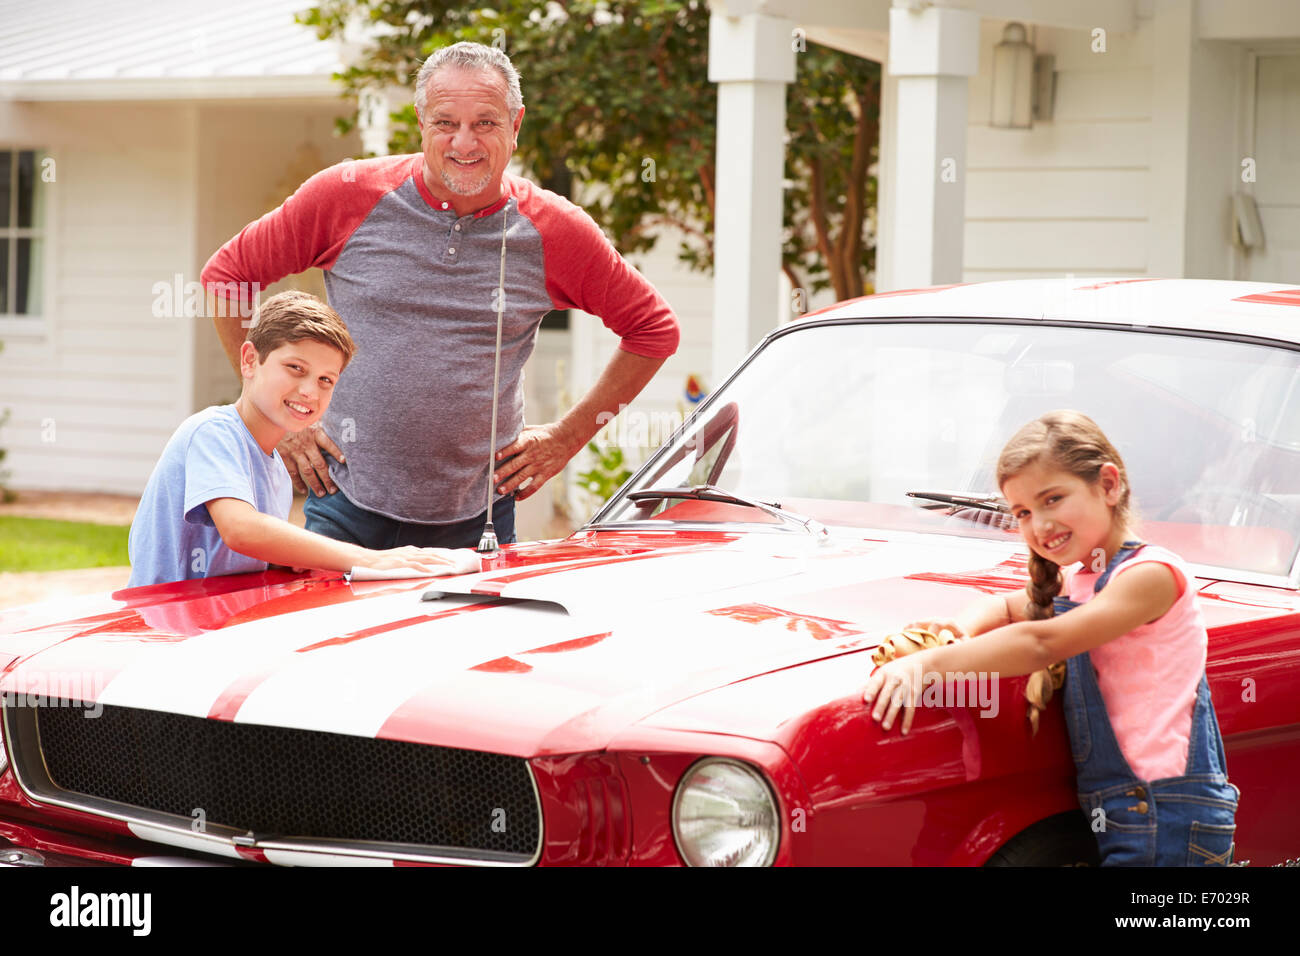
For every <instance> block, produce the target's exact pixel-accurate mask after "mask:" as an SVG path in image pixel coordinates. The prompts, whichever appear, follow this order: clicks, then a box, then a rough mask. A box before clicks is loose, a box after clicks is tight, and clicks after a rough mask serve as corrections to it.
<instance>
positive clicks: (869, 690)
mask: <svg viewBox="0 0 1300 956" xmlns="http://www.w3.org/2000/svg"><path fill="white" fill-rule="evenodd" d="M928 659H929V653H928V652H926V651H921V652H920V653H918V654H914V655H912V656H911V657H900V658H898V659H897V660H892V661H890V662H889V663H888V664H881V665H880V666H879V667H877V668H876V669H875V670H874V671H873V672H872V674H871V676H870V677H869V678H867V687H866V690H864V691H863V693H862V701H863V703H865V704H866V705H867V707H871V706H872V702H873V701H874V702H875V707H874V708H872V711H871V719H872V720H880V721H881V723H880V727H881V729H882V730H888V729H889V728H890V727H892V726H893V725H894V718H895V717H896V716H897V715H898V711H899V710H900V709H902V711H903V733H907V732H908V731H909V730H911V729H912V717H913V715H914V713H915V711H916V705H917V704H918V703H919V702H920V700H921V688H922V685H923V684H924V683H925V681H924V674H925V661H926V660H928ZM882 716H883V718H884V719H883V720H881V718H882Z"/></svg>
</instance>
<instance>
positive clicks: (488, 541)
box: [475, 195, 510, 554]
mask: <svg viewBox="0 0 1300 956" xmlns="http://www.w3.org/2000/svg"><path fill="white" fill-rule="evenodd" d="M509 214H510V197H509V196H508V195H507V196H506V204H505V206H504V207H502V209H501V270H500V272H499V273H498V275H497V347H496V353H495V355H494V361H493V364H492V430H491V432H490V435H491V437H490V438H489V439H488V473H487V524H485V525H484V526H483V536H482V537H481V538H479V539H478V547H477V548H475V550H476V551H477V552H478V553H479V554H492V553H493V552H494V551H496V550H497V548H498V545H497V533H496V530H495V529H494V528H493V527H492V470H493V469H494V468H495V467H496V464H495V461H496V451H497V396H498V393H499V391H500V388H501V385H500V383H501V323H502V316H503V315H504V314H505V310H506V219H507V218H508V216H509Z"/></svg>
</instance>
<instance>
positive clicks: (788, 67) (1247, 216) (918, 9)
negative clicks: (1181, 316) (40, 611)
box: [0, 0, 1300, 536]
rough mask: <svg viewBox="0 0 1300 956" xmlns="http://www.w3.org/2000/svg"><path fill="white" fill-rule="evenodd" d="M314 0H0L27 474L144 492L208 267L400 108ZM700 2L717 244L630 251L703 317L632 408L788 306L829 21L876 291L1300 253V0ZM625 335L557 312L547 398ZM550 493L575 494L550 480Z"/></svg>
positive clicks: (650, 406) (194, 403)
mask: <svg viewBox="0 0 1300 956" xmlns="http://www.w3.org/2000/svg"><path fill="white" fill-rule="evenodd" d="M306 5H307V4H306V2H305V0H207V2H198V0H171V2H167V3H162V2H152V3H140V2H128V0H105V2H99V3H96V4H94V5H93V6H92V5H91V4H89V3H87V2H76V0H45V2H43V3H41V4H31V3H27V2H24V0H0V23H3V24H4V26H3V27H2V28H0V207H3V208H0V340H3V342H4V344H5V348H4V351H3V352H0V409H4V408H9V409H12V415H11V418H10V420H9V422H8V423H7V424H6V425H5V426H4V427H3V429H0V447H4V448H7V449H8V450H9V452H10V454H9V458H8V459H7V461H6V465H7V466H8V467H9V468H10V470H11V471H12V475H11V477H10V479H9V483H10V484H11V485H12V486H14V487H16V488H47V489H71V490H99V491H116V492H125V493H138V492H139V491H140V490H141V489H142V488H143V487H144V483H145V481H146V479H147V478H148V475H149V472H150V469H151V468H152V466H153V463H154V461H155V459H156V458H157V455H158V453H159V452H160V450H161V448H162V445H163V443H164V442H165V441H166V439H167V437H168V436H169V435H170V433H171V431H172V430H173V429H174V428H175V426H176V425H177V424H178V423H179V422H180V421H181V420H182V419H183V418H185V417H186V416H187V415H189V414H191V413H192V412H193V411H194V410H195V409H197V408H201V407H203V406H205V405H208V404H211V403H213V402H219V401H230V400H232V399H233V398H234V396H235V395H236V394H237V393H238V391H237V389H238V384H237V380H236V379H235V378H234V376H233V374H232V373H231V372H230V370H229V367H228V365H227V363H226V361H225V358H224V356H223V354H222V353H221V350H220V347H219V345H218V343H217V340H216V336H215V334H214V333H213V331H212V328H211V324H210V322H209V321H208V320H206V319H200V318H197V314H198V312H199V311H200V310H201V300H200V299H199V296H198V292H197V279H198V274H199V270H200V268H201V267H202V265H203V263H204V262H205V261H206V259H207V257H208V255H209V254H210V253H211V252H212V251H213V250H214V249H216V248H217V246H219V245H220V244H221V243H222V242H223V241H225V239H227V238H228V237H229V236H231V235H233V234H234V233H235V232H236V231H237V230H238V229H239V228H240V227H241V226H243V225H244V224H245V223H246V222H248V221H250V220H252V219H253V218H255V217H257V216H259V215H261V214H262V213H263V212H266V211H267V210H269V209H271V208H273V207H274V206H276V205H278V203H279V202H280V201H281V200H282V199H283V197H284V196H286V195H287V194H288V193H289V192H291V191H292V190H293V189H294V188H295V187H296V186H297V185H298V183H300V182H301V181H302V180H303V179H305V178H306V177H307V176H308V175H310V174H311V173H312V172H315V171H316V170H317V169H320V168H322V167H324V166H326V165H329V164H331V163H333V162H336V161H338V160H340V159H343V158H345V157H348V156H355V155H359V154H360V153H361V152H362V151H363V149H365V150H368V151H371V152H373V151H377V150H378V148H379V145H380V144H381V143H382V141H383V136H382V123H381V120H382V113H383V111H382V110H366V111H363V120H364V121H363V123H362V126H361V128H360V129H359V130H358V131H357V132H354V133H353V134H352V135H350V136H347V137H343V138H339V137H336V136H335V135H334V133H333V126H334V120H335V118H337V117H339V116H344V115H350V114H351V112H352V109H351V106H350V104H349V103H347V102H345V101H343V100H341V99H340V97H339V93H338V86H337V85H336V84H335V83H334V81H333V80H332V79H331V74H332V73H333V72H334V71H336V70H337V69H339V68H340V66H341V64H342V63H343V61H344V60H345V59H346V57H347V55H348V50H347V49H346V48H340V47H339V46H338V45H336V44H334V43H332V42H321V41H318V40H317V39H316V38H315V36H314V34H313V33H312V32H311V31H310V30H309V29H307V28H305V27H302V26H300V25H298V24H296V23H295V22H294V21H293V19H292V14H293V12H294V11H295V10H296V9H300V8H302V7H304V6H306ZM710 5H711V9H712V20H711V28H710V29H711V44H710V45H711V50H710V79H711V80H713V81H714V82H715V83H717V85H718V96H719V117H718V124H719V136H718V142H719V147H718V162H717V165H718V168H719V170H726V173H725V174H721V175H719V176H718V194H717V217H716V222H717V234H716V248H717V269H716V273H715V277H714V278H713V279H710V278H709V277H706V276H702V275H699V274H694V273H689V272H687V271H685V269H684V267H682V266H681V265H679V264H678V263H677V262H676V260H675V257H674V253H673V250H674V247H675V245H676V244H675V242H673V241H672V237H671V236H667V237H665V239H666V241H664V242H661V243H660V244H659V246H658V247H657V248H656V250H655V251H654V252H653V253H651V254H649V255H647V256H638V257H634V260H633V261H634V262H636V263H637V264H638V266H639V267H641V268H642V270H643V271H644V272H645V273H646V274H647V275H648V276H649V277H650V279H651V281H653V282H654V283H655V284H656V286H657V287H659V288H660V290H661V291H662V292H663V293H664V294H665V297H666V298H667V299H668V300H669V302H670V303H671V304H672V305H673V306H674V308H675V310H676V311H677V312H678V314H679V316H680V317H681V319H682V325H683V346H682V349H681V351H680V352H679V353H678V355H676V356H674V357H673V358H672V359H671V360H670V361H669V362H668V363H667V365H666V366H665V368H664V370H663V371H662V372H661V373H660V375H659V376H658V377H657V378H656V380H655V381H654V382H652V383H651V385H650V386H649V387H648V388H647V390H646V391H645V392H644V393H643V395H642V398H641V399H640V400H639V401H638V404H637V408H638V410H643V417H650V418H651V419H652V420H653V421H666V420H670V419H671V418H672V417H673V416H674V415H675V414H677V412H678V411H679V410H680V409H681V408H682V407H683V405H684V404H685V399H684V395H683V391H684V386H685V383H686V380H687V377H688V376H690V375H697V376H699V377H701V378H702V379H703V380H704V382H705V384H706V385H710V386H711V385H716V384H718V383H719V382H720V380H721V378H722V377H723V375H724V374H725V373H726V371H727V370H728V369H730V368H731V367H733V366H734V365H735V364H736V362H737V361H738V360H739V359H740V358H742V357H743V356H744V354H745V353H746V351H747V350H748V349H749V348H750V347H751V346H752V345H753V344H754V343H755V342H756V341H757V340H758V339H759V338H760V337H761V335H762V334H764V333H765V332H767V331H768V330H769V329H771V328H773V327H774V326H776V325H777V324H778V323H780V322H783V321H788V320H790V319H792V318H794V317H796V316H795V314H794V313H792V312H791V302H792V298H794V299H797V298H799V297H792V295H791V293H792V290H790V289H789V288H788V286H787V285H785V279H784V277H783V276H782V275H781V272H780V268H779V262H780V203H781V175H782V154H781V149H780V148H779V144H780V143H781V141H782V133H781V131H782V130H783V129H784V121H785V117H784V86H785V84H786V83H788V82H791V81H792V80H793V78H794V75H795V70H796V69H797V64H798V56H799V52H800V49H801V46H802V45H804V44H806V42H808V41H812V42H817V43H823V44H826V45H829V46H832V47H835V48H838V49H842V50H845V51H848V52H851V53H855V54H857V55H860V56H865V57H868V58H870V59H874V60H878V61H879V62H881V63H882V64H883V65H884V68H885V69H884V83H883V100H882V122H881V139H880V161H879V165H878V175H879V180H880V196H881V203H880V209H879V210H878V212H877V226H878V237H877V242H878V260H877V265H878V268H877V275H876V277H875V287H876V289H877V290H880V291H884V290H891V289H900V288H909V287H915V286H924V285H933V284H944V283H952V282H962V281H977V280H983V279H999V278H1011V277H1024V276H1043V275H1054V274H1055V275H1059V274H1063V273H1074V274H1078V275H1109V276H1116V277H1140V276H1146V275H1162V276H1170V277H1182V276H1195V277H1207V278H1241V279H1266V280H1278V279H1283V280H1285V279H1286V278H1287V277H1295V278H1296V279H1297V280H1300V147H1298V146H1297V143H1296V136H1297V135H1298V134H1297V130H1300V4H1296V3H1294V2H1291V0H951V2H924V0H898V2H896V3H894V4H892V5H891V3H890V2H888V0H711V4H710ZM92 11H93V15H92ZM1026 64H1028V66H1026ZM524 79H525V84H526V83H527V77H525V78H524ZM1035 94H1036V96H1035ZM1035 100H1036V108H1031V104H1033V103H1034V101H1035ZM995 119H996V122H998V123H999V124H1001V125H997V126H995V125H993V123H994V121H995ZM525 121H526V120H525ZM1007 124H1012V125H1010V126H1008V125H1007ZM774 144H776V145H774ZM1297 284H1298V285H1300V281H1298V282H1297ZM291 286H292V287H300V288H306V289H308V290H310V291H316V292H318V293H319V292H323V284H322V283H321V281H320V277H319V275H312V274H310V273H308V274H304V275H303V276H300V277H295V278H292V279H290V280H286V282H285V283H281V284H279V285H277V286H276V287H273V288H272V289H270V290H265V291H278V290H279V289H280V288H287V287H291ZM806 304H807V305H808V306H809V307H812V308H816V307H817V306H819V305H821V304H825V297H822V298H821V299H817V298H814V299H813V300H812V301H808V302H806ZM614 343H615V340H614V337H613V336H612V334H610V333H609V332H608V331H607V330H605V329H604V328H603V326H601V325H600V323H599V322H597V321H595V320H586V319H584V317H581V316H575V317H574V319H573V321H572V323H571V326H570V329H569V330H568V331H562V330H546V331H544V332H543V333H542V334H541V336H540V338H539V342H538V347H537V351H536V353H535V355H534V358H533V360H532V362H531V363H530V366H529V369H528V376H527V388H528V392H529V394H528V407H529V419H530V420H532V421H541V420H547V419H549V418H550V417H551V416H552V415H553V414H554V412H555V409H556V407H557V406H558V405H559V404H561V403H563V402H566V401H569V400H571V398H572V397H573V396H575V395H577V394H580V393H581V392H582V391H584V390H585V388H586V387H587V386H588V385H590V384H591V383H592V382H594V381H595V378H596V377H597V375H598V374H599V372H600V370H601V368H602V367H603V365H604V362H605V360H606V358H607V357H608V355H609V354H610V352H611V350H612V349H613V347H614ZM651 430H652V431H653V429H651ZM624 434H625V435H631V436H638V437H639V435H640V434H644V430H638V429H628V430H626V431H625V432H624ZM631 451H632V454H633V456H634V457H635V455H636V450H631ZM551 494H552V497H553V499H557V498H558V500H561V501H562V502H565V503H567V504H568V505H569V506H570V508H571V509H572V510H574V511H575V512H576V511H579V510H580V509H581V508H582V507H583V506H584V503H583V502H582V500H581V496H580V495H578V494H576V493H570V492H566V491H565V490H564V489H563V488H562V486H561V485H559V483H558V482H556V483H552V486H551ZM569 499H571V500H569ZM550 507H551V502H550V501H549V500H547V495H546V494H539V495H535V496H533V498H530V499H528V501H526V502H525V503H524V505H523V506H522V508H521V514H520V528H521V534H522V535H524V536H535V535H539V534H542V533H544V532H546V531H547V530H548V520H549V519H550V517H551V516H550ZM554 528H555V526H554V525H550V526H549V529H550V530H554Z"/></svg>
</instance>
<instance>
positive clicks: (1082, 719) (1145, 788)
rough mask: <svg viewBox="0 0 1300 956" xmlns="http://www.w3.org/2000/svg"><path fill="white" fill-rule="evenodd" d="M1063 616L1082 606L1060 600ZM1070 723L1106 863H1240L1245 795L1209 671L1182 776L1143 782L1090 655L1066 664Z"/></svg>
mask: <svg viewBox="0 0 1300 956" xmlns="http://www.w3.org/2000/svg"><path fill="white" fill-rule="evenodd" d="M1141 547H1142V543H1141V542H1138V541H1125V542H1124V544H1123V546H1122V547H1121V548H1120V550H1119V551H1118V552H1117V553H1116V554H1115V557H1114V558H1112V559H1111V561H1110V564H1108V565H1107V566H1106V571H1105V573H1104V574H1102V576H1101V577H1100V578H1098V580H1097V584H1096V586H1095V587H1094V588H1093V593H1096V592H1098V591H1100V590H1101V589H1102V588H1103V587H1105V585H1106V582H1107V581H1109V580H1110V576H1111V573H1112V572H1113V571H1114V570H1115V568H1116V567H1118V566H1119V564H1120V563H1121V562H1123V561H1125V560H1127V559H1128V558H1130V557H1132V556H1133V555H1134V554H1135V553H1136V552H1137V550H1138V549H1139V548H1141ZM1052 603H1053V607H1054V609H1055V612H1056V613H1057V614H1061V613H1063V612H1065V611H1068V610H1070V609H1071V608H1074V607H1078V604H1077V603H1076V602H1074V601H1071V600H1069V599H1068V598H1062V597H1058V598H1055V599H1054V600H1053V602H1052ZM1065 663H1066V678H1065V722H1066V726H1067V727H1068V728H1069V731H1070V749H1071V751H1073V753H1074V768H1075V773H1076V775H1077V778H1078V792H1079V804H1080V806H1082V807H1083V812H1084V814H1085V815H1086V816H1087V818H1088V823H1089V825H1090V826H1091V828H1092V831H1093V833H1094V835H1095V836H1096V838H1097V846H1098V849H1099V850H1100V851H1101V865H1102V866H1225V865H1227V864H1229V863H1231V862H1232V851H1233V847H1234V845H1235V844H1234V843H1233V839H1232V837H1233V832H1234V831H1235V829H1236V823H1235V816H1236V810H1237V800H1238V798H1239V797H1240V791H1239V790H1238V789H1237V788H1236V787H1235V786H1233V785H1232V784H1230V783H1228V777H1227V764H1226V762H1225V761H1224V756H1223V738H1222V737H1221V736H1220V734H1219V723H1218V720H1217V719H1216V718H1215V716H1214V704H1213V703H1212V702H1211V700H1210V686H1209V684H1208V683H1207V682H1206V679H1205V674H1204V673H1202V674H1201V682H1200V684H1199V685H1198V686H1197V691H1196V705H1195V707H1194V708H1193V710H1192V725H1191V734H1190V738H1189V741H1188V748H1187V768H1186V772H1185V774H1184V775H1183V776H1181V777H1163V778H1161V779H1159V780H1151V781H1147V780H1140V779H1138V777H1137V776H1135V775H1134V773H1133V770H1132V768H1130V767H1129V765H1128V761H1127V760H1125V759H1124V754H1123V753H1122V752H1121V750H1120V748H1119V744H1118V742H1117V741H1116V740H1115V734H1114V731H1113V730H1112V729H1111V725H1110V718H1109V716H1108V715H1107V713H1106V705H1105V702H1104V701H1103V700H1102V696H1101V691H1100V689H1099V688H1098V687H1097V672H1096V670H1095V669H1094V668H1093V666H1092V660H1091V658H1090V657H1089V656H1088V652H1087V651H1085V652H1084V653H1082V654H1077V655H1075V656H1074V657H1071V658H1069V659H1068V660H1067V661H1066V662H1065Z"/></svg>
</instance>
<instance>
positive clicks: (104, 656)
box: [0, 532, 1024, 756]
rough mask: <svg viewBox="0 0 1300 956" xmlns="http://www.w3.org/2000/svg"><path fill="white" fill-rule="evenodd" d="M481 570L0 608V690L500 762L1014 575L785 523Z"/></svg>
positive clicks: (952, 602)
mask: <svg viewBox="0 0 1300 956" xmlns="http://www.w3.org/2000/svg"><path fill="white" fill-rule="evenodd" d="M491 565H492V567H491V569H489V570H485V571H483V572H481V573H477V574H470V575H463V576H460V577H456V578H443V579H436V580H427V579H426V580H420V581H409V580H407V581H382V582H367V583H360V582H353V583H349V582H347V581H346V580H344V579H343V578H342V577H340V576H338V575H320V574H318V575H314V576H310V577H304V576H292V575H288V574H283V573H281V574H275V573H270V574H266V575H242V576H237V577H235V576H232V577H229V578H213V579H209V580H207V581H192V582H180V583H178V584H175V585H165V586H159V587H151V588H137V589H133V590H128V591H122V592H118V593H117V594H115V595H114V596H113V600H112V601H110V602H105V603H104V604H102V605H101V606H100V607H99V608H96V611H97V613H89V614H85V615H83V616H81V617H79V618H77V619H76V620H73V621H62V622H58V623H33V622H34V621H37V620H38V618H39V614H35V613H33V612H30V611H29V612H26V613H25V614H18V615H8V616H6V617H2V618H0V691H4V692H5V693H6V694H8V695H10V698H9V700H10V702H13V701H15V700H16V701H18V702H21V701H22V699H23V696H24V695H25V696H26V698H27V699H28V700H30V699H31V698H32V696H33V695H37V696H40V695H49V696H51V697H62V698H72V699H78V700H83V701H87V702H93V703H94V704H96V705H104V706H124V707H138V708H146V709H152V710H164V711H170V712H174V713H181V714H189V715H194V716H199V717H208V718H212V719H218V720H233V721H239V722H246V723H254V724H270V725H275V726H282V727H297V728H306V729H312V730H319V731H331V732H337V733H345V734H353V735H364V736H377V737H384V738H389V739H397V740H407V741H414V742H422V743H430V744H439V745H443V746H454V747H465V748H469V749H475V750H488V751H495V752H501V753H509V754H514V755H517V756H533V755H538V754H544V753H574V752H584V751H593V750H600V749H603V748H604V747H605V745H606V744H607V742H608V741H609V740H610V739H611V738H612V737H613V736H614V735H615V734H617V733H618V732H619V731H621V730H623V729H624V728H626V727H628V726H629V725H631V724H633V723H635V722H637V721H638V720H641V719H643V718H645V717H646V716H648V715H650V714H653V713H655V712H656V711H659V710H661V709H662V708H664V707H667V706H669V705H672V704H674V703H677V702H679V701H682V700H685V699H687V698H690V697H693V696H695V695H697V694H701V693H703V692H706V691H709V690H712V689H715V688H718V687H722V686H725V685H727V684H731V683H734V682H736V681H741V680H745V679H747V678H750V677H753V676H756V675H759V674H764V673H768V672H771V671H774V670H779V669H782V668H787V667H791V666H794V665H798V664H801V663H804V662H808V661H813V660H818V659H822V658H827V657H832V656H835V655H840V654H846V653H852V652H860V651H862V650H864V649H867V648H871V647H874V646H875V645H876V644H878V643H879V640H880V638H881V637H882V636H883V635H884V634H886V633H888V632H889V631H890V630H893V629H896V628H897V627H899V626H900V625H901V624H903V623H904V622H906V621H907V620H909V619H911V618H912V617H913V616H919V615H922V614H924V615H932V614H947V613H952V612H955V611H956V610H958V609H959V608H961V607H962V606H964V605H965V604H966V603H967V602H968V601H969V600H970V598H971V597H972V592H988V591H995V590H1001V589H1007V588H1011V587H1015V586H1017V585H1018V584H1019V583H1020V582H1022V581H1023V568H1024V562H1023V558H1022V557H1021V556H1020V555H1019V554H1017V549H1016V548H1015V547H1014V546H1013V545H1012V544H1010V543H1006V544H1003V543H1000V542H988V541H957V540H954V539H952V538H934V537H931V538H927V536H922V535H909V536H906V537H905V538H900V539H896V540H889V541H883V540H863V539H854V540H847V539H836V540H835V541H834V542H831V543H818V542H817V541H816V540H815V539H814V538H812V537H811V536H805V535H802V534H798V533H752V534H736V535H729V534H718V533H701V534H698V535H692V534H687V533H681V534H675V535H659V536H657V535H649V534H646V535H636V536H630V535H626V534H622V535H620V534H614V533H609V532H606V533H603V534H587V535H579V536H575V537H573V538H569V539H566V540H565V541H562V542H553V543H540V544H534V545H526V546H520V547H517V548H510V549H506V550H505V551H503V553H502V554H501V555H500V556H499V557H498V558H496V559H494V560H493V562H491ZM431 591H432V592H433V593H432V594H430V593H429V592H431ZM428 598H431V599H428ZM47 610H48V609H47ZM15 625H17V626H15ZM866 670H867V664H866V662H865V661H864V671H863V677H864V679H865V676H866ZM93 713H94V708H92V709H89V710H87V714H88V715H89V714H93Z"/></svg>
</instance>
